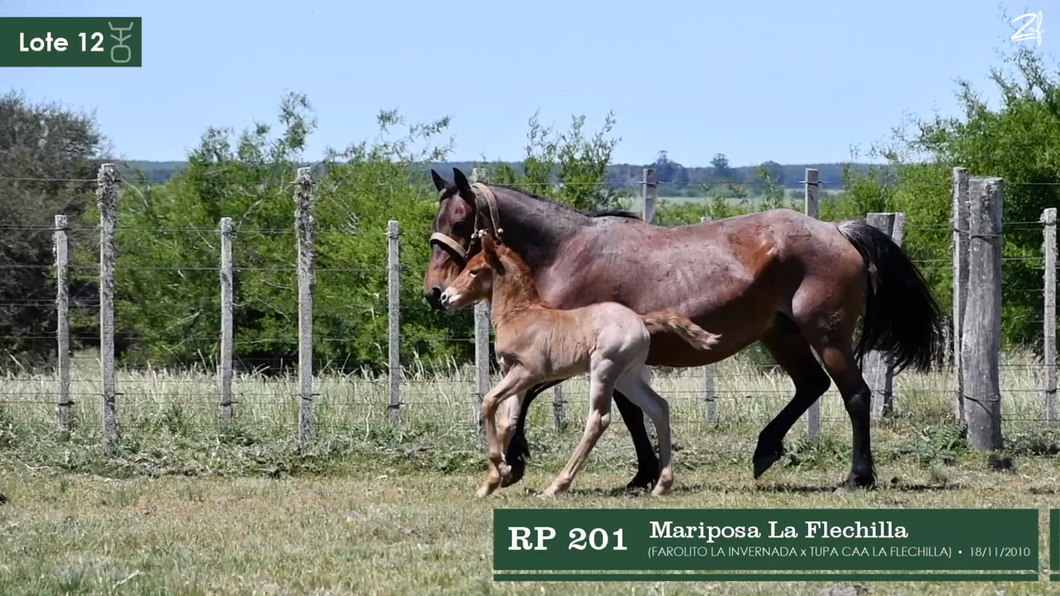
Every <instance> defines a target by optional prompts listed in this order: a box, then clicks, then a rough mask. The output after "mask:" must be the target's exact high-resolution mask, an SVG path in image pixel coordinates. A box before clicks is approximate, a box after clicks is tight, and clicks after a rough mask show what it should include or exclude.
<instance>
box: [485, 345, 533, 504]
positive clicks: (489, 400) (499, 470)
mask: <svg viewBox="0 0 1060 596" xmlns="http://www.w3.org/2000/svg"><path fill="white" fill-rule="evenodd" d="M531 385H533V377H532V375H531V374H530V373H529V372H528V371H527V370H526V369H524V368H523V367H521V366H513V367H512V368H511V369H510V370H509V371H508V374H506V375H504V378H503V379H501V381H500V383H497V385H496V386H495V387H494V388H493V389H491V390H490V392H489V393H488V394H486V397H485V398H483V400H482V412H481V415H482V420H483V422H484V424H483V426H485V430H486V453H487V455H488V457H489V462H490V470H489V473H488V475H487V476H486V482H485V483H484V484H483V485H482V486H481V487H479V489H478V496H480V497H485V496H486V495H488V494H490V493H492V492H493V491H495V490H497V487H498V486H500V484H501V479H502V478H503V477H504V476H507V475H508V474H509V473H510V469H509V467H508V465H507V464H505V463H504V452H503V449H502V446H501V443H500V441H499V440H498V437H497V424H496V421H495V417H496V415H497V407H498V406H500V404H501V403H502V402H503V401H504V400H506V399H508V398H509V397H512V396H513V395H518V394H520V393H522V392H524V391H526V390H527V389H528V388H529V387H530V386H531Z"/></svg>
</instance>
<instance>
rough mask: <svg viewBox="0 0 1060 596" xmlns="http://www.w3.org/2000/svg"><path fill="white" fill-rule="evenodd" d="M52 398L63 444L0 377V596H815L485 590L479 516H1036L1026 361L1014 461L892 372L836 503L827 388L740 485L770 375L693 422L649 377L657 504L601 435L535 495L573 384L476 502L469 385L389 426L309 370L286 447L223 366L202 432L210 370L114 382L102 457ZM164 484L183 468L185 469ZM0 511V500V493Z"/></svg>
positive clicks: (839, 439) (660, 379)
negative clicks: (655, 408)
mask: <svg viewBox="0 0 1060 596" xmlns="http://www.w3.org/2000/svg"><path fill="white" fill-rule="evenodd" d="M81 363H82V365H85V366H87V367H88V368H83V369H81V370H78V371H77V373H76V378H77V379H78V380H77V381H76V382H75V384H74V392H75V394H76V395H75V399H77V400H78V404H77V405H76V406H75V408H74V412H75V416H74V421H75V425H76V430H75V432H74V433H72V434H71V435H64V434H60V433H57V432H56V431H55V430H54V428H53V427H54V390H55V389H54V388H55V379H54V377H52V376H51V375H39V376H32V375H18V376H11V377H8V378H6V379H2V381H3V388H2V389H0V400H2V401H6V402H8V403H2V402H0V494H2V495H4V497H6V500H7V503H6V504H4V505H0V553H2V556H0V594H126V593H128V594H255V593H256V594H289V593H290V594H427V593H462V594H463V593H520V594H522V593H575V594H611V593H616V594H617V593H622V594H698V593H723V594H768V593H776V592H778V591H783V592H786V593H789V594H817V593H818V592H819V591H820V590H821V588H823V587H825V586H824V584H813V583H791V584H784V583H762V584H754V583H727V584H710V583H669V584H661V583H645V584H593V583H578V584H496V583H493V582H492V580H491V558H492V556H491V550H490V548H491V547H490V545H491V527H490V524H491V519H492V516H491V515H490V511H491V509H492V508H493V507H615V508H622V507H680V508H725V507H760V508H780V507H788V508H796V507H798V508H802V507H810V508H812V507H820V508H835V507H858V508H860V507H922V508H933V507H973V508H979V507H1034V508H1039V509H1040V510H1042V512H1043V513H1042V517H1041V520H1042V521H1041V523H1042V526H1041V528H1042V533H1041V540H1042V549H1041V568H1042V569H1043V570H1044V569H1046V568H1047V558H1046V556H1047V553H1048V550H1047V548H1046V545H1045V540H1046V537H1047V536H1048V532H1047V528H1046V523H1047V516H1046V514H1045V510H1047V509H1048V508H1050V507H1056V503H1057V501H1056V498H1057V483H1056V479H1057V477H1058V475H1060V463H1058V462H1057V460H1056V458H1055V456H1054V455H1053V454H1055V453H1056V451H1057V450H1058V448H1057V435H1056V433H1055V432H1054V431H1053V430H1051V429H1047V428H1046V427H1045V425H1044V424H1043V423H1042V422H1040V421H1039V418H1040V417H1041V411H1042V404H1041V393H1040V391H1039V388H1040V387H1041V375H1040V370H1039V369H1038V368H1037V365H1036V364H1035V363H1034V362H1033V361H1031V360H1029V359H1028V358H1026V357H1009V358H1006V360H1005V368H1004V369H1003V375H1002V382H1003V400H1004V401H1003V404H1004V405H1003V407H1004V413H1005V416H1006V423H1005V433H1006V439H1007V440H1008V441H1009V444H1008V447H1007V450H1008V452H1009V454H1010V455H1012V456H1013V457H1014V461H1015V468H1014V469H1013V470H1010V471H1008V472H1005V473H998V472H994V471H991V470H989V469H988V467H987V466H986V465H985V462H984V459H983V458H982V457H981V456H979V455H978V454H974V453H971V452H969V451H968V450H967V449H966V447H965V443H964V440H963V437H962V436H961V433H960V429H959V428H957V427H955V426H953V425H950V424H948V423H949V420H950V411H951V406H950V403H951V399H952V384H951V380H950V377H949V375H948V374H947V373H945V372H942V373H933V374H925V375H903V376H900V377H899V378H898V379H897V381H896V389H897V403H898V414H899V415H898V416H897V417H896V418H895V419H893V420H887V421H881V422H879V423H878V424H876V425H875V426H874V429H873V430H874V435H873V445H874V451H875V453H876V456H877V468H878V472H879V476H880V479H881V481H882V483H881V484H882V485H883V487H882V488H881V489H880V490H877V491H872V492H868V493H866V492H856V493H851V494H835V493H833V492H832V490H831V487H833V486H834V485H835V484H836V483H837V482H839V481H840V480H841V479H842V478H843V477H844V476H845V473H846V469H847V467H848V466H849V457H850V446H849V445H850V440H849V436H850V425H849V422H848V421H847V418H846V414H845V412H844V410H843V408H842V404H841V401H840V399H839V397H838V396H837V395H836V394H835V392H834V391H831V392H829V394H828V395H826V396H825V397H824V398H823V402H822V403H823V407H822V418H823V421H824V424H823V431H824V432H823V436H822V438H821V440H820V441H817V442H808V441H805V440H804V439H803V437H804V430H803V429H804V427H803V426H801V425H796V427H795V428H794V429H793V430H792V432H791V433H790V434H789V436H788V439H787V444H788V448H789V453H788V455H787V456H785V458H784V459H782V460H781V461H780V462H778V463H777V464H776V465H775V466H774V468H773V469H772V470H770V471H769V472H768V473H767V475H766V476H764V477H763V478H762V479H761V480H760V481H759V482H757V483H756V482H755V481H753V480H752V479H751V474H750V456H751V453H752V451H753V448H754V443H755V437H756V435H757V433H758V431H759V430H760V429H761V428H762V425H763V424H764V423H765V422H766V421H768V420H769V419H770V418H771V417H772V416H773V415H774V414H775V413H776V412H778V411H779V410H780V408H781V407H782V406H783V405H784V404H785V403H787V400H788V399H789V397H790V392H791V389H792V388H791V385H790V381H788V380H787V378H786V377H785V376H783V375H782V374H780V373H777V372H776V371H772V370H769V369H762V368H760V367H756V366H753V365H751V364H750V363H748V362H747V361H740V360H732V361H728V362H727V363H725V364H723V365H722V366H721V368H720V370H719V380H718V392H719V393H718V399H719V403H718V414H719V421H718V424H716V425H711V426H708V425H706V424H704V422H703V416H702V411H703V404H702V400H701V393H700V391H701V387H702V385H701V383H702V377H701V376H700V375H701V373H700V372H696V371H691V372H688V371H686V372H683V373H678V372H674V371H657V374H656V380H655V383H654V384H655V386H656V387H657V388H658V389H659V390H660V391H661V392H662V393H663V394H664V395H666V396H667V397H668V398H670V400H671V402H672V403H673V404H674V419H675V440H676V443H677V446H678V448H679V449H678V451H677V452H676V454H675V463H676V487H677V489H676V492H675V493H674V494H672V495H669V496H667V497H664V498H662V499H650V498H646V497H643V496H628V495H626V494H624V493H622V492H621V491H617V490H615V489H616V488H617V487H621V486H623V485H624V484H625V482H626V481H627V480H628V478H629V476H630V475H631V474H632V473H633V470H634V468H635V457H634V455H633V450H632V445H631V444H630V441H629V439H628V434H627V433H626V432H625V429H624V428H623V427H622V425H621V424H618V423H616V424H615V425H613V427H612V429H611V430H610V431H609V432H608V433H607V434H606V435H605V438H604V440H602V441H601V444H600V445H599V446H598V447H597V450H596V451H595V452H594V454H593V456H592V458H591V460H590V463H589V465H588V466H587V468H586V470H585V471H584V472H582V474H581V475H579V477H578V479H577V480H576V482H575V490H574V492H573V493H572V494H570V495H568V496H566V497H564V498H561V499H560V500H558V501H556V502H554V503H549V502H543V501H541V500H540V499H538V498H536V492H537V491H540V490H541V489H543V488H544V487H545V486H546V485H547V483H548V482H549V480H551V475H552V474H554V473H555V472H556V471H558V469H559V466H560V463H561V462H562V461H563V460H565V458H566V457H567V456H568V455H569V453H570V449H571V448H572V446H573V443H574V441H575V440H576V438H577V436H578V435H579V434H580V428H581V424H582V420H583V418H582V416H584V412H585V398H584V395H585V392H586V387H585V381H584V379H581V380H574V381H572V382H570V383H568V384H567V386H566V387H565V395H566V397H567V404H566V412H567V416H568V420H569V421H570V428H569V429H568V430H566V431H563V432H556V431H555V430H553V428H552V412H551V408H550V407H549V404H548V403H546V402H550V401H551V399H552V394H551V392H549V393H546V395H545V396H542V397H541V398H540V402H542V403H538V404H536V405H535V406H534V408H533V411H532V417H531V421H530V424H529V430H528V438H529V440H530V442H531V451H532V454H533V456H534V457H533V459H532V460H531V462H530V466H529V472H528V475H527V478H526V479H525V480H524V481H523V482H522V483H521V484H519V485H516V486H515V487H511V488H508V489H502V490H501V491H500V493H499V494H498V495H497V496H496V498H491V499H488V500H476V499H474V498H473V494H474V488H475V486H476V483H477V482H478V481H479V480H480V477H481V474H482V472H483V470H484V469H485V458H484V456H483V454H482V453H481V451H480V450H479V448H478V446H477V443H476V438H475V437H476V435H475V430H474V425H473V422H472V421H473V418H472V407H471V403H472V395H473V383H472V376H471V374H470V371H467V370H454V371H449V372H447V373H445V374H426V373H424V372H422V371H420V372H417V373H415V374H410V375H409V376H410V377H411V378H410V379H409V382H408V383H406V384H405V387H404V389H405V394H404V399H403V401H404V402H405V406H403V407H402V409H401V418H402V427H401V428H400V429H393V428H391V427H390V426H389V424H388V423H387V408H386V403H387V396H386V386H385V384H384V383H383V382H381V381H382V380H380V379H372V378H364V377H359V376H350V377H342V376H338V375H332V374H323V375H321V378H320V380H319V383H318V389H317V391H318V393H319V394H320V395H319V396H318V398H317V400H316V402H315V403H314V408H315V415H316V420H317V426H316V431H315V442H314V447H313V448H312V449H310V450H308V451H300V450H298V449H297V448H296V446H295V445H294V444H293V441H292V439H293V435H294V429H295V421H296V413H297V411H296V400H295V399H294V397H293V394H294V392H295V382H294V379H268V378H265V377H262V376H257V375H244V376H241V377H240V378H239V379H238V380H237V382H236V388H237V389H236V391H237V396H238V401H239V403H238V404H237V406H236V424H235V426H234V427H233V428H231V429H223V428H221V427H220V425H219V424H218V422H217V416H218V408H217V405H216V404H217V392H216V386H215V381H214V379H213V378H212V375H206V374H202V373H196V372H162V371H141V372H123V373H122V374H121V375H120V379H119V391H121V392H122V396H121V398H120V401H119V403H120V405H119V415H120V418H121V422H122V428H123V437H122V447H121V449H120V450H119V452H118V454H117V455H116V456H114V457H112V458H104V457H102V456H101V455H100V453H99V450H98V430H97V429H98V423H99V419H98V417H99V413H98V412H99V406H98V397H96V396H95V395H92V394H93V393H94V392H95V391H97V384H96V383H95V382H94V380H93V379H95V378H98V373H96V372H95V370H93V367H92V366H91V362H90V361H88V362H86V361H84V360H82V361H81ZM186 476H193V477H191V478H188V477H186ZM3 500H4V499H0V502H2V501H3ZM1045 586H1046V584H1045V583H1042V582H1039V583H1038V584H1010V585H987V584H949V585H947V584H900V583H899V584H891V583H879V584H872V585H870V586H869V588H870V593H872V594H877V593H880V594H919V593H927V594H951V593H961V594H991V595H994V594H997V593H998V592H997V590H999V589H1003V590H1005V593H1006V594H1008V595H1011V594H1039V593H1044V592H1045Z"/></svg>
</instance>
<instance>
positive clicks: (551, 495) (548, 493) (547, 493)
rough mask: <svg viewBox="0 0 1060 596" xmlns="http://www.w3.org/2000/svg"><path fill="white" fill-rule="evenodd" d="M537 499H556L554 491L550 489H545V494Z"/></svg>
mask: <svg viewBox="0 0 1060 596" xmlns="http://www.w3.org/2000/svg"><path fill="white" fill-rule="evenodd" d="M538 498H539V499H546V500H549V501H551V500H554V499H555V498H556V490H555V489H553V488H552V487H549V488H547V489H545V492H543V493H541V494H540V495H538Z"/></svg>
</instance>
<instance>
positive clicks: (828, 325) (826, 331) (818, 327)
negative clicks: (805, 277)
mask: <svg viewBox="0 0 1060 596" xmlns="http://www.w3.org/2000/svg"><path fill="white" fill-rule="evenodd" d="M836 297H837V298H840V299H842V298H845V301H843V302H839V301H835V302H832V303H823V304H822V303H821V302H820V301H818V300H816V298H817V296H816V295H815V294H814V293H812V292H811V293H808V294H806V295H805V296H799V295H797V296H796V300H795V305H796V308H795V311H794V317H793V320H794V321H795V323H796V324H797V325H798V326H799V329H800V330H802V334H803V337H805V338H806V340H807V341H808V342H809V344H810V346H811V347H812V348H813V349H814V351H815V352H817V356H818V357H819V358H820V360H821V365H822V366H824V369H825V371H826V372H827V373H828V376H830V377H832V381H834V382H835V384H836V388H837V389H839V393H840V394H841V395H842V396H843V405H844V406H845V407H846V410H847V415H848V416H850V425H851V427H852V432H853V461H852V462H851V466H850V475H849V476H848V477H847V481H846V485H847V486H848V487H851V488H853V487H864V486H873V485H875V484H876V472H875V469H874V466H873V461H872V446H871V442H870V440H869V415H870V413H871V408H872V392H871V391H869V386H868V384H866V383H865V379H863V378H862V377H861V370H860V369H859V368H858V364H857V361H856V360H855V359H854V347H853V337H854V326H855V325H856V324H857V319H858V316H859V315H860V314H861V300H863V298H862V294H860V293H858V292H850V293H849V294H847V295H846V296H843V297H839V296H836ZM800 298H803V299H801V300H800Z"/></svg>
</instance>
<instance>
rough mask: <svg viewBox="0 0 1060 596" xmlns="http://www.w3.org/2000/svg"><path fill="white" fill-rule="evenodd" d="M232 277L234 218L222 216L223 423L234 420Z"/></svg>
mask: <svg viewBox="0 0 1060 596" xmlns="http://www.w3.org/2000/svg"><path fill="white" fill-rule="evenodd" d="M234 282H235V279H234V278H233V277H232V218H231V217H222V218H221V362H220V363H218V369H219V370H218V372H219V373H220V376H221V424H226V425H227V424H230V423H231V422H232V339H233V328H232V316H233V304H234V289H233V284H234Z"/></svg>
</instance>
